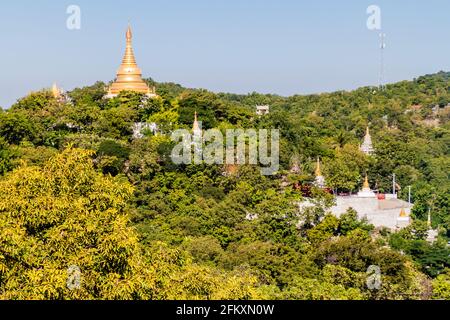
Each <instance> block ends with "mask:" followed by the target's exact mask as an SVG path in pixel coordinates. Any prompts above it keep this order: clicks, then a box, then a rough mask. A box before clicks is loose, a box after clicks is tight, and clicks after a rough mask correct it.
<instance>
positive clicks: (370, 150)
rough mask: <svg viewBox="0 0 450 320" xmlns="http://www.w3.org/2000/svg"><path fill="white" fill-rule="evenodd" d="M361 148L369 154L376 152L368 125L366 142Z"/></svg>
mask: <svg viewBox="0 0 450 320" xmlns="http://www.w3.org/2000/svg"><path fill="white" fill-rule="evenodd" d="M360 150H361V151H362V152H364V153H365V154H367V155H371V154H373V153H374V149H373V145H372V137H371V136H370V131H369V127H367V130H366V136H365V137H364V142H363V143H362V144H361V147H360Z"/></svg>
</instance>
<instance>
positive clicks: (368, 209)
mask: <svg viewBox="0 0 450 320" xmlns="http://www.w3.org/2000/svg"><path fill="white" fill-rule="evenodd" d="M412 207H413V205H412V204H410V203H408V202H406V201H403V200H399V199H383V200H380V199H378V198H376V197H375V198H360V197H357V196H346V197H343V196H337V197H336V205H335V206H334V207H332V208H331V213H333V214H334V215H335V216H337V217H340V216H341V215H342V214H344V213H345V212H347V210H348V209H350V208H352V209H354V210H355V211H356V212H357V213H358V217H359V218H360V219H363V218H366V219H367V221H368V222H369V223H371V224H373V225H374V226H375V227H376V228H380V227H386V228H389V229H391V230H398V229H403V228H405V227H407V226H409V224H410V223H411V218H410V214H411V208H412Z"/></svg>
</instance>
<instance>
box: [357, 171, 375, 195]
mask: <svg viewBox="0 0 450 320" xmlns="http://www.w3.org/2000/svg"><path fill="white" fill-rule="evenodd" d="M358 197H359V198H376V194H375V192H373V191H372V190H371V189H370V185H369V178H368V177H367V174H366V179H365V180H364V184H363V188H362V190H361V191H360V192H358Z"/></svg>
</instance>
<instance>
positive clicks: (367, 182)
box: [363, 173, 370, 189]
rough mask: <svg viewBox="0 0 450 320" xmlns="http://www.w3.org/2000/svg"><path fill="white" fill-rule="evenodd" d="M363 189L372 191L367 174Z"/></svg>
mask: <svg viewBox="0 0 450 320" xmlns="http://www.w3.org/2000/svg"><path fill="white" fill-rule="evenodd" d="M363 189H370V185H369V177H368V176H367V173H366V178H365V179H364V184H363Z"/></svg>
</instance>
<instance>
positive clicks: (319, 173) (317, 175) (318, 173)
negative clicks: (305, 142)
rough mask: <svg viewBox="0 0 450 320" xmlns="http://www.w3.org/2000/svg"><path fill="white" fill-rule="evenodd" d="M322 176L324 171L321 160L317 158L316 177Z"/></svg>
mask: <svg viewBox="0 0 450 320" xmlns="http://www.w3.org/2000/svg"><path fill="white" fill-rule="evenodd" d="M320 176H322V171H321V170H320V158H317V166H316V177H320Z"/></svg>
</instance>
